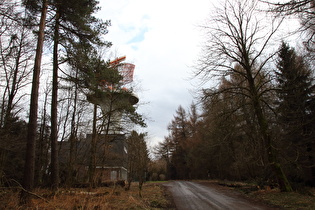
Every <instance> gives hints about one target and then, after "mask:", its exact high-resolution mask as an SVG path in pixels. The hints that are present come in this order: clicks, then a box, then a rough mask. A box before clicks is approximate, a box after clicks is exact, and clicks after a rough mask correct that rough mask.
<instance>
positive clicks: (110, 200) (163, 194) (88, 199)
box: [0, 181, 315, 210]
mask: <svg viewBox="0 0 315 210" xmlns="http://www.w3.org/2000/svg"><path fill="white" fill-rule="evenodd" d="M196 182H198V183H200V184H203V185H211V186H216V185H217V186H218V187H220V188H222V187H224V188H225V189H226V190H232V191H238V192H241V193H242V194H243V195H244V197H247V198H248V199H250V200H254V201H257V202H263V203H265V204H268V205H270V206H273V207H276V208H279V209H315V189H314V188H307V189H306V188H304V189H303V190H302V191H298V192H290V193H285V192H280V191H279V190H278V189H277V188H274V189H271V188H270V187H266V188H264V189H259V188H258V187H257V186H256V185H254V184H248V183H246V184H245V183H238V182H227V181H196ZM163 183H165V182H147V183H145V184H144V185H143V189H142V193H141V194H142V196H140V195H139V189H138V185H137V183H133V184H132V186H131V189H130V190H129V191H125V189H124V188H122V187H120V186H117V187H101V188H95V189H87V188H71V189H63V188H61V189H59V191H58V192H57V193H55V194H52V193H51V192H50V191H49V190H47V189H36V190H34V195H33V196H32V199H31V204H30V205H29V207H28V208H26V206H19V205H18V203H19V190H18V189H14V188H0V209H47V210H49V209H65V210H66V209H71V210H75V209H77V210H78V209H105V210H107V209H108V210H110V209H176V208H175V205H174V203H173V198H172V196H171V194H170V193H169V192H168V191H167V190H166V187H164V185H163Z"/></svg>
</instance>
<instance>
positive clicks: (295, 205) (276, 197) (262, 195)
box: [249, 189, 315, 210]
mask: <svg viewBox="0 0 315 210" xmlns="http://www.w3.org/2000/svg"><path fill="white" fill-rule="evenodd" d="M311 191H313V193H312V194H311ZM314 193H315V191H314V189H310V193H308V194H303V193H300V192H280V191H279V190H278V189H271V190H259V191H256V192H252V193H250V194H249V196H250V197H253V198H255V199H259V200H263V201H264V202H267V203H269V204H272V205H275V206H279V207H281V208H289V209H310V210H311V209H312V210H313V209H315V194H314Z"/></svg>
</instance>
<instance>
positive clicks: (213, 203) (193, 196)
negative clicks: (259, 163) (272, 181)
mask: <svg viewBox="0 0 315 210" xmlns="http://www.w3.org/2000/svg"><path fill="white" fill-rule="evenodd" d="M165 186H166V187H167V188H168V190H169V191H170V192H171V194H172V196H173V199H174V203H175V205H176V209H178V210H186V209H187V210H199V209H200V210H211V209H235V210H246V209H248V210H253V209H263V210H265V209H275V208H271V207H267V206H264V205H262V204H257V203H255V202H253V201H249V200H248V199H246V198H245V197H242V196H241V194H238V193H236V192H232V191H230V190H227V189H226V188H225V189H224V188H223V187H220V186H215V185H213V186H211V185H209V186H205V185H203V184H198V183H196V182H190V181H172V182H169V183H167V184H165Z"/></svg>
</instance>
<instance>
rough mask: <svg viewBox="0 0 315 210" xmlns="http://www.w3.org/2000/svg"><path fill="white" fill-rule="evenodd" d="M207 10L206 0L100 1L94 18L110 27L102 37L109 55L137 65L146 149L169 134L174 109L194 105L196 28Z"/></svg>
mask: <svg viewBox="0 0 315 210" xmlns="http://www.w3.org/2000/svg"><path fill="white" fill-rule="evenodd" d="M212 2H213V1H212ZM210 5H211V2H210V1H209V0H194V1H182V0H171V1H170V0H115V1H112V0H100V6H101V7H102V9H101V12H100V14H99V15H100V16H101V18H102V19H104V20H106V19H108V20H111V23H112V26H111V27H109V33H108V35H106V39H107V40H108V41H111V42H112V43H113V46H112V48H111V52H112V54H113V55H117V56H122V55H126V56H127V60H126V61H127V62H131V63H133V64H135V65H136V68H135V78H134V79H135V80H136V82H139V83H140V86H141V89H142V90H138V91H137V94H138V96H139V98H140V103H141V104H143V105H141V106H140V107H139V112H140V113H142V114H145V115H146V116H147V117H148V118H149V120H148V121H147V124H148V127H147V128H146V129H145V130H143V132H148V134H149V145H150V146H152V145H153V144H156V142H159V141H162V140H163V139H164V136H166V135H167V134H168V132H167V125H168V124H169V123H170V121H171V120H172V119H173V115H174V114H175V111H176V109H177V108H178V106H179V105H182V106H183V107H184V108H185V109H187V108H189V106H190V104H191V103H192V101H193V94H192V93H191V90H193V89H194V87H193V86H192V81H190V80H189V78H190V77H191V72H192V67H191V66H192V65H193V63H194V62H195V61H196V59H197V58H198V54H199V53H200V45H201V40H202V39H201V31H200V29H199V28H198V27H197V26H198V24H200V23H201V22H202V21H204V20H205V19H206V18H207V15H208V14H209V11H210V9H209V8H210Z"/></svg>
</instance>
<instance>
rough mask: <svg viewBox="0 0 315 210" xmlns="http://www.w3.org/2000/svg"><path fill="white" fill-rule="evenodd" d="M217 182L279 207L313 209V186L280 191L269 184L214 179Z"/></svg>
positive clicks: (314, 207) (314, 194) (314, 195)
mask: <svg viewBox="0 0 315 210" xmlns="http://www.w3.org/2000/svg"><path fill="white" fill-rule="evenodd" d="M216 183H217V184H220V185H223V186H227V187H230V188H233V189H236V190H238V191H241V192H242V193H244V194H246V196H248V197H250V198H253V199H255V200H259V201H262V202H264V203H266V204H269V205H272V206H275V207H279V208H280V209H310V210H311V209H312V210H313V209H315V188H307V187H304V188H301V189H300V190H298V191H294V192H281V191H280V190H279V189H278V188H273V189H272V188H271V187H269V186H266V187H264V188H263V189H261V188H259V187H258V186H257V185H256V184H254V183H242V182H229V181H216Z"/></svg>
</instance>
